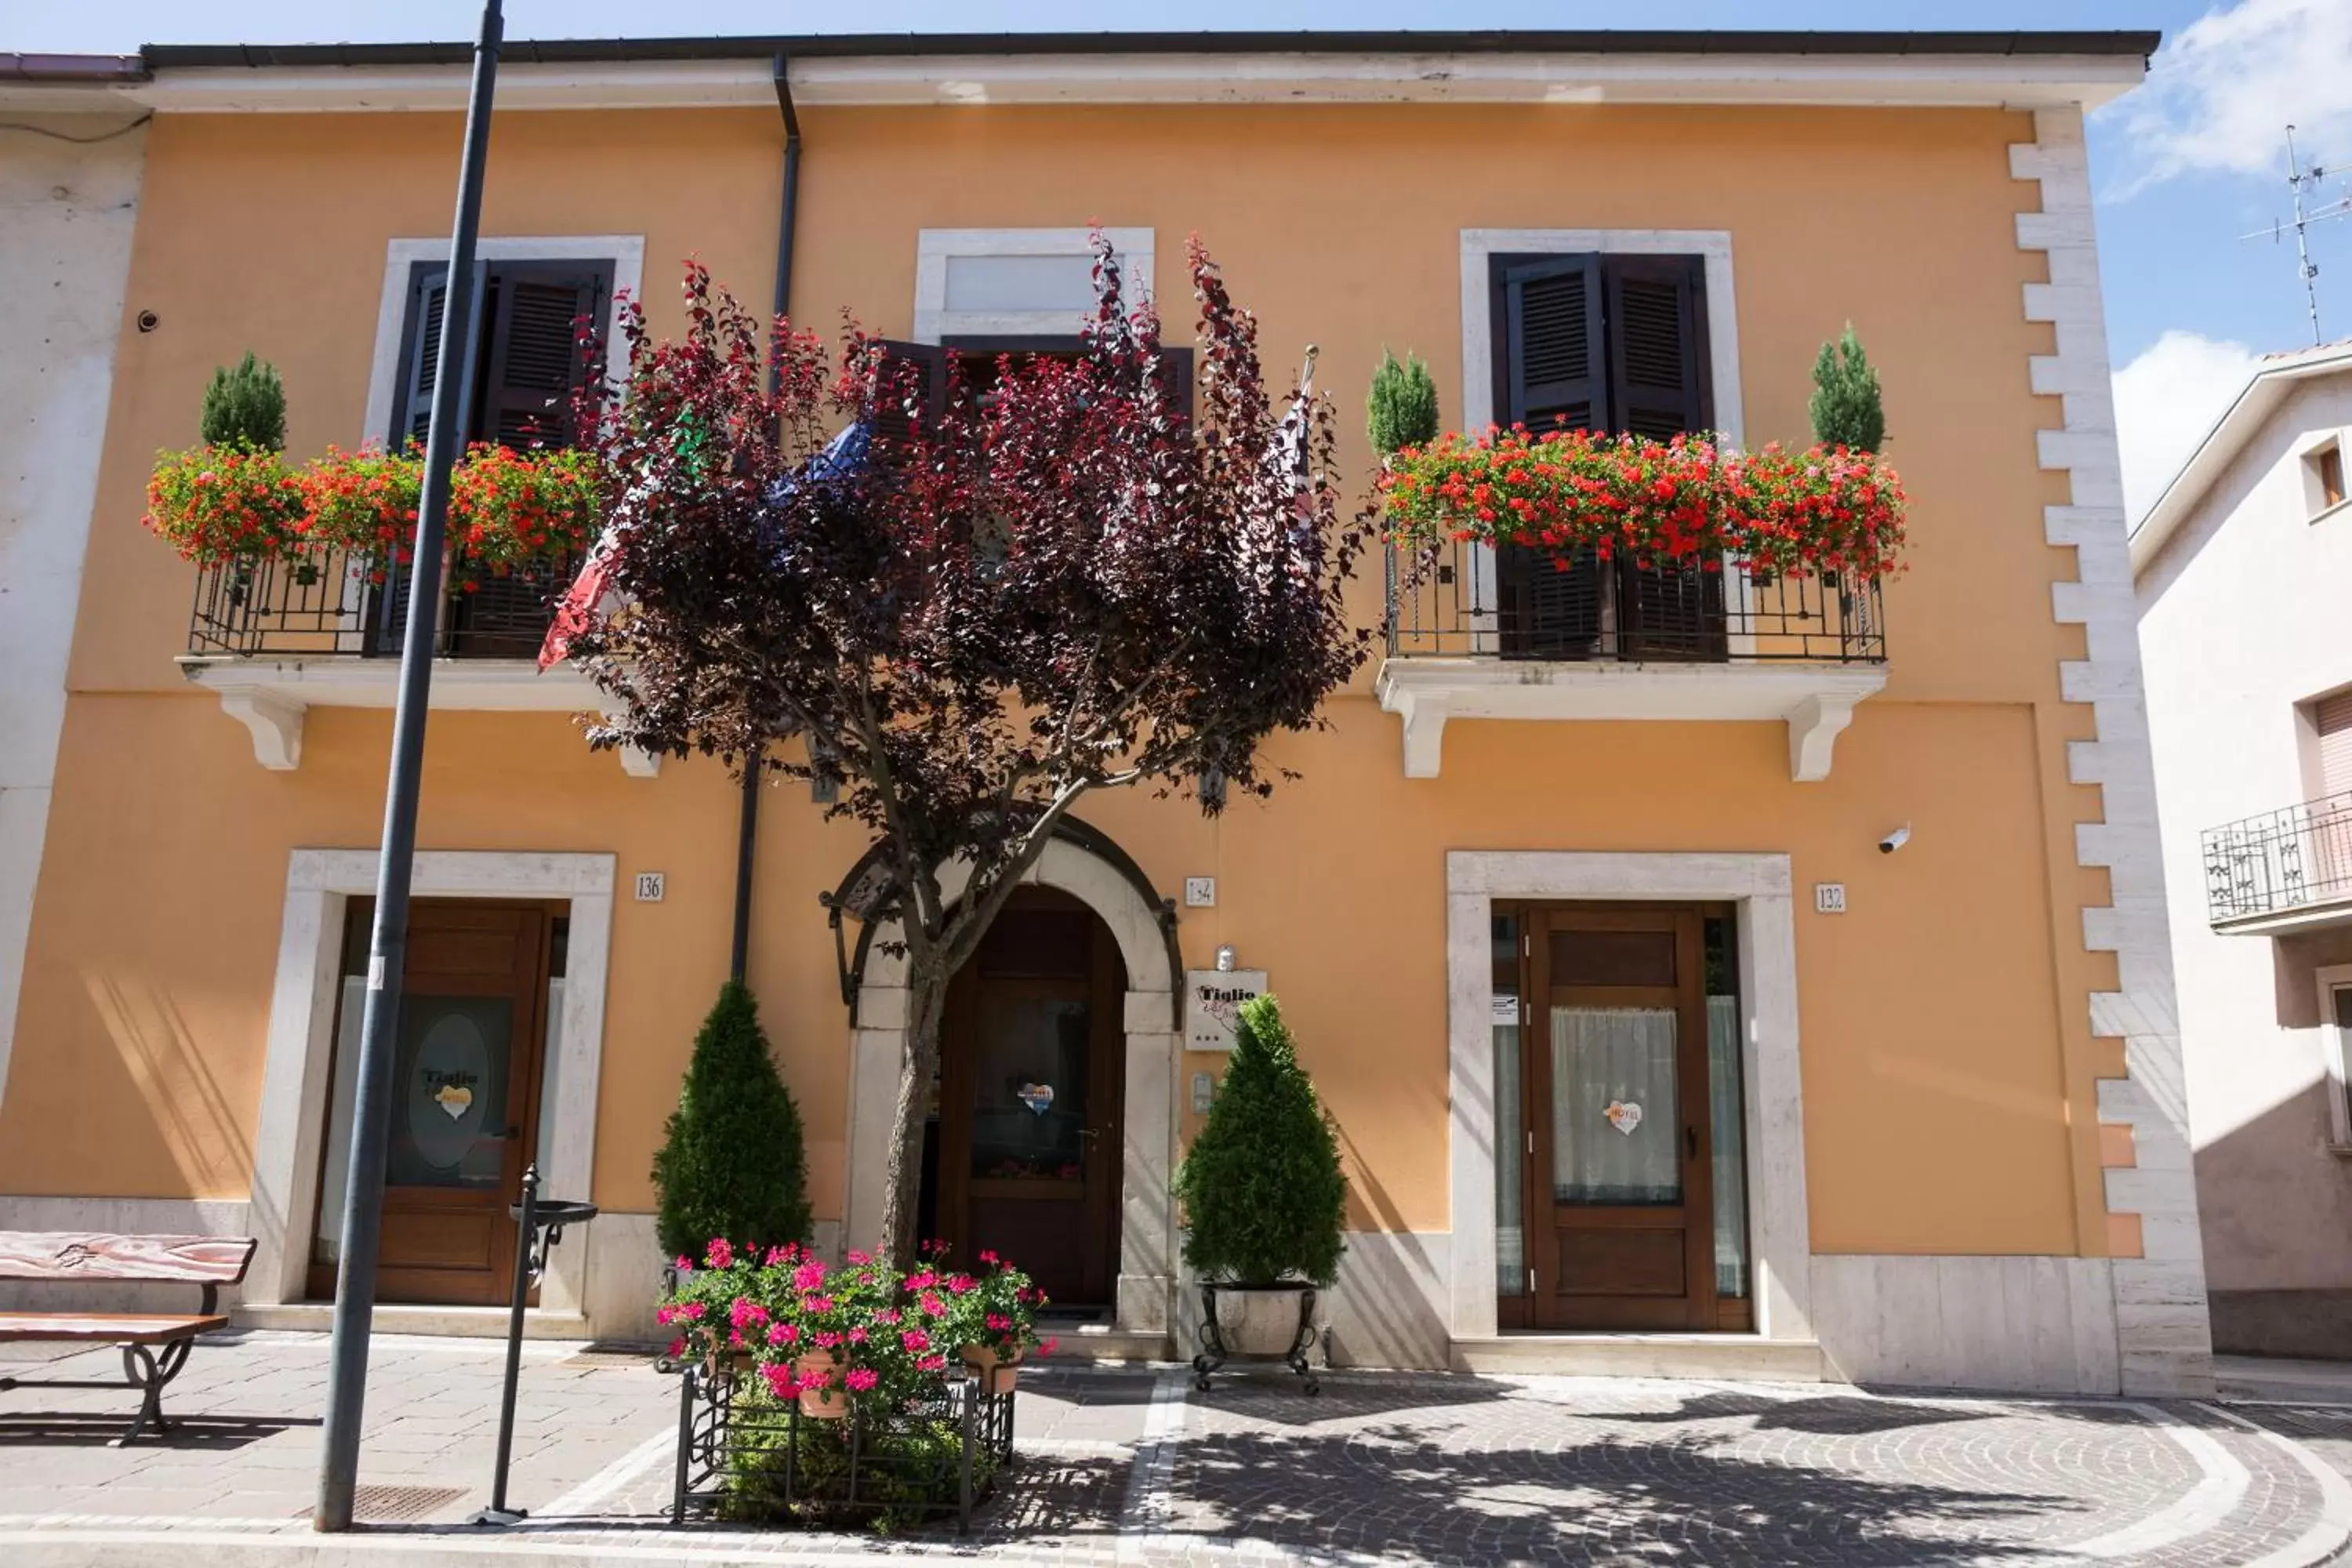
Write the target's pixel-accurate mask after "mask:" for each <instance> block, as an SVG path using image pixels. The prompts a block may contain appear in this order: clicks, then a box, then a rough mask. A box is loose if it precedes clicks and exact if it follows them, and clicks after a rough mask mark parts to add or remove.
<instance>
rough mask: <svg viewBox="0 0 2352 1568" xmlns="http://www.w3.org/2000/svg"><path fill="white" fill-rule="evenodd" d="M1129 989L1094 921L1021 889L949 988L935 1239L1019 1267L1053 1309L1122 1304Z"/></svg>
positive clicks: (1056, 898)
mask: <svg viewBox="0 0 2352 1568" xmlns="http://www.w3.org/2000/svg"><path fill="white" fill-rule="evenodd" d="M1126 991H1127V973H1126V969H1125V966H1124V965H1123V964H1122V963H1120V961H1119V954H1118V943H1117V942H1116V941H1115V940H1114V939H1113V938H1112V936H1111V934H1110V929H1109V928H1108V926H1106V925H1104V924H1103V922H1102V919H1101V917H1100V916H1098V915H1097V914H1096V913H1095V912H1094V910H1091V909H1089V908H1088V907H1087V906H1086V905H1085V904H1084V903H1081V902H1080V901H1079V900H1076V899H1074V898H1072V897H1070V896H1069V895H1067V894H1066V893H1061V892H1056V891H1055V890H1053V889H1045V888H1023V889H1017V890H1016V891H1015V892H1014V894H1013V899H1012V901H1011V902H1009V903H1007V904H1006V905H1005V907H1004V908H1003V910H1001V911H1000V912H999V913H998V915H997V917H996V921H995V923H994V924H993V925H992V926H991V927H990V928H989V931H988V934H987V936H985V937H983V938H982V941H981V945H980V951H979V952H977V953H975V954H974V955H973V956H972V959H971V963H967V964H965V965H964V966H963V968H962V969H961V970H960V971H958V972H957V974H956V977H955V980H954V982H953V983H952V984H951V985H950V988H949V992H948V1013H947V1020H946V1029H945V1033H944V1037H943V1038H942V1039H941V1042H940V1045H941V1051H940V1173H939V1210H938V1216H939V1228H940V1239H942V1240H944V1241H945V1242H947V1243H948V1246H949V1248H950V1257H952V1258H955V1259H957V1260H958V1261H960V1262H964V1263H970V1262H971V1261H972V1260H973V1259H975V1258H977V1257H978V1256H979V1254H980V1253H982V1252H983V1251H988V1252H994V1253H996V1254H997V1255H999V1256H1000V1257H1002V1258H1005V1259H1007V1260H1008V1261H1010V1262H1012V1263H1013V1264H1015V1265H1017V1266H1018V1267H1020V1268H1023V1269H1025V1270H1026V1271H1027V1272H1028V1274H1029V1276H1030V1277H1031V1278H1032V1279H1034V1280H1035V1281H1036V1282H1037V1284H1038V1285H1039V1287H1040V1288H1042V1289H1044V1290H1045V1293H1046V1295H1047V1296H1049V1297H1051V1298H1052V1299H1053V1301H1054V1304H1055V1307H1056V1308H1058V1309H1069V1310H1089V1309H1105V1308H1108V1307H1109V1306H1110V1305H1111V1303H1112V1300H1113V1298H1114V1296H1115V1293H1116V1286H1117V1282H1118V1200H1119V1176H1120V1168H1119V1167H1120V1159H1121V1154H1122V1147H1121V1117H1120V1110H1121V1103H1122V1101H1123V1100H1124V1099H1125V1066H1126V1036H1125V1034H1124V1032H1123V1021H1122V1018H1121V1009H1122V1008H1123V1006H1124V1004H1125V998H1126Z"/></svg>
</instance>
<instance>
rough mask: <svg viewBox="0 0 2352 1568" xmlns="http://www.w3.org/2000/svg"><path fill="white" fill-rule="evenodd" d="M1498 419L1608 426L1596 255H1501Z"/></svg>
mask: <svg viewBox="0 0 2352 1568" xmlns="http://www.w3.org/2000/svg"><path fill="white" fill-rule="evenodd" d="M1495 261H1496V265H1495V267H1494V268H1493V271H1492V278H1493V280H1494V282H1495V285H1496V286H1495V288H1494V290H1493V293H1492V295H1491V296H1490V298H1491V299H1492V300H1493V301H1494V307H1493V308H1494V312H1495V316H1496V328H1497V331H1498V335H1499V336H1500V339H1501V341H1502V342H1503V344H1504V345H1505V350H1504V352H1498V353H1496V356H1495V365H1496V381H1497V385H1496V397H1495V422H1496V424H1498V425H1505V426H1508V425H1525V426H1527V427H1528V429H1530V430H1535V431H1543V430H1548V429H1551V428H1554V427H1555V426H1566V427H1567V428H1569V429H1571V430H1581V429H1604V428H1606V427H1607V425H1608V417H1607V415H1606V412H1605V410H1604V408H1603V405H1602V398H1603V390H1602V386H1603V383H1602V366H1601V258H1600V257H1598V256H1546V257H1507V256H1505V257H1497V258H1495Z"/></svg>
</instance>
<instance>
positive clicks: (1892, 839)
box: [1878, 822, 1911, 855]
mask: <svg viewBox="0 0 2352 1568" xmlns="http://www.w3.org/2000/svg"><path fill="white" fill-rule="evenodd" d="M1910 842H1911V825H1910V824H1909V823H1907V822H1906V823H1905V824H1904V825H1903V826H1900V827H1898V828H1896V829H1895V831H1894V832H1892V833H1890V834H1888V835H1887V836H1886V837H1884V838H1882V839H1880V840H1879V841H1878V852H1879V853H1880V854H1881V855H1892V854H1894V853H1895V851H1896V850H1897V849H1900V848H1902V847H1904V846H1905V845H1906V844H1908V843H1910Z"/></svg>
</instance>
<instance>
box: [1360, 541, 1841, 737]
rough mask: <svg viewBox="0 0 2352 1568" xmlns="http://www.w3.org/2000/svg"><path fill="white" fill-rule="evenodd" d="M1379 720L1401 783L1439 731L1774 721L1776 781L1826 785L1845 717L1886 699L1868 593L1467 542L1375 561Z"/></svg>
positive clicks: (1831, 580)
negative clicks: (1379, 614)
mask: <svg viewBox="0 0 2352 1568" xmlns="http://www.w3.org/2000/svg"><path fill="white" fill-rule="evenodd" d="M1387 591H1388V647H1387V658H1385V660H1383V662H1382V663H1381V672H1380V679H1379V694H1380V701H1381V707H1382V708H1384V709H1386V710H1388V711H1390V712H1392V713H1396V714H1399V715H1400V716H1402V719H1403V721H1404V764H1405V773H1406V776H1408V777H1411V778H1433V777H1435V776H1436V775H1437V773H1438V769H1439V763H1440V761H1441V745H1442V742H1443V737H1444V726H1445V724H1446V721H1448V720H1451V719H1552V720H1626V719H1658V720H1685V721H1690V720H1699V721H1706V720H1717V721H1727V720H1728V721H1738V720H1748V721H1757V720H1772V719H1780V720H1785V721H1787V722H1788V726H1789V767H1790V777H1792V778H1794V779H1797V780H1800V781H1811V780H1817V779H1821V778H1825V777H1827V776H1828V773H1829V769H1830V761H1831V752H1832V747H1833V745H1834V743H1835V742H1836V739H1837V736H1838V734H1839V732H1840V731H1843V730H1844V728H1845V727H1846V725H1847V724H1848V722H1850V721H1852V718H1853V705H1854V704H1855V703H1856V702H1859V701H1861V700H1863V699H1864V698H1866V697H1869V696H1870V695H1871V694H1872V693H1874V692H1875V691H1877V690H1879V689H1881V688H1883V687H1884V686H1885V684H1886V630H1885V608H1884V605H1882V603H1881V599H1880V594H1879V584H1878V583H1877V581H1876V580H1875V579H1866V580H1859V581H1856V580H1841V579H1840V578H1838V577H1837V576H1835V575H1833V574H1822V575H1820V576H1806V577H1798V576H1779V577H1767V578H1762V579H1758V578H1751V577H1750V576H1748V574H1746V573H1744V572H1741V571H1739V570H1738V569H1736V568H1734V569H1730V570H1717V571H1706V570H1702V569H1700V568H1698V567H1696V566H1692V567H1687V568H1681V569H1675V568H1658V567H1650V566H1642V565H1636V564H1633V563H1628V562H1622V561H1620V562H1605V561H1600V560H1596V559H1593V558H1591V557H1590V556H1588V557H1585V558H1583V559H1580V560H1579V561H1577V562H1576V563H1574V564H1573V565H1572V566H1570V568H1569V569H1568V570H1565V571H1563V570H1561V569H1560V568H1559V566H1558V565H1557V564H1556V563H1554V561H1553V560H1552V559H1551V558H1550V557H1549V556H1548V555H1543V554H1540V553H1538V552H1534V551H1529V550H1524V549H1517V548H1512V547H1506V548H1504V549H1502V550H1496V549H1493V548H1490V547H1488V546H1486V545H1483V544H1479V543H1475V542H1465V543H1456V544H1452V545H1449V546H1447V547H1445V548H1444V550H1443V551H1442V552H1440V554H1439V555H1438V556H1437V557H1436V558H1435V559H1434V560H1430V559H1426V558H1424V557H1423V555H1422V554H1421V552H1419V551H1418V550H1416V549H1412V548H1410V547H1406V546H1402V545H1391V547H1390V549H1389V551H1388V552H1387Z"/></svg>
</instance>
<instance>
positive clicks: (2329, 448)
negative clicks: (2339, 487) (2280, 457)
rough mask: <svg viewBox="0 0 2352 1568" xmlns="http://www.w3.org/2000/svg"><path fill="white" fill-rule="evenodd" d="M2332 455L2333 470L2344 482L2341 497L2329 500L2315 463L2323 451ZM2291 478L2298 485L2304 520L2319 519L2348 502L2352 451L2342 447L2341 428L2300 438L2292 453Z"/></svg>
mask: <svg viewBox="0 0 2352 1568" xmlns="http://www.w3.org/2000/svg"><path fill="white" fill-rule="evenodd" d="M2329 452H2333V453H2335V454H2336V464H2337V472H2338V475H2339V477H2340V478H2341V479H2342V480H2343V481H2344V484H2345V499H2344V500H2335V501H2331V500H2328V499H2327V487H2326V482H2325V481H2324V480H2323V479H2321V478H2320V473H2319V462H2320V458H2322V457H2324V456H2325V455H2326V454H2327V453H2329ZM2295 478H2296V480H2297V482H2298V483H2300V485H2301V486H2302V492H2303V516H2304V521H2306V522H2321V521H2326V519H2328V518H2331V517H2333V516H2335V515H2336V513H2337V512H2339V511H2341V510H2344V509H2345V508H2346V507H2347V506H2348V505H2352V453H2347V451H2346V449H2345V444H2344V432H2342V431H2341V430H2320V431H2314V432H2313V433H2312V434H2311V435H2309V436H2307V437H2305V438H2304V442H2303V445H2302V447H2300V448H2299V449H2298V450H2297V451H2296V453H2295Z"/></svg>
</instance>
